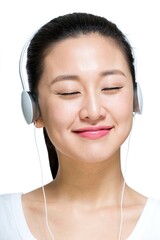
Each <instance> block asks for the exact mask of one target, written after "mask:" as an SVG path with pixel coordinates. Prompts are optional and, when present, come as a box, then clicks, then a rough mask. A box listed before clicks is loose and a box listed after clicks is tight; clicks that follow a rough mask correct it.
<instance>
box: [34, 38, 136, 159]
mask: <svg viewBox="0 0 160 240" xmlns="http://www.w3.org/2000/svg"><path fill="white" fill-rule="evenodd" d="M38 93H39V95H38V101H39V107H40V111H41V117H40V118H39V119H38V121H37V124H36V125H37V126H38V127H43V126H45V128H46V129H47V132H48V135H49V137H50V139H51V141H52V143H53V144H54V146H55V148H56V150H57V152H58V155H59V157H60V159H61V158H63V157H65V158H70V159H74V160H75V161H77V160H81V161H84V162H92V161H93V162H97V161H103V160H106V159H108V158H110V157H112V156H114V155H115V154H117V152H119V148H120V146H121V144H122V143H123V142H124V140H125V139H126V137H127V136H128V134H129V132H130V129H131V125H132V113H133V84H132V77H131V74H130V71H129V68H128V65H127V62H126V60H125V57H124V55H123V53H122V51H121V50H120V48H119V47H118V46H117V45H116V43H115V42H114V41H113V40H111V39H109V38H108V39H107V38H105V37H102V36H100V35H98V34H89V35H81V36H79V37H77V38H69V39H66V40H64V41H61V42H59V43H58V44H56V45H54V46H53V48H52V49H51V50H50V52H49V53H48V54H47V56H46V57H45V59H44V72H43V74H42V77H41V80H40V83H39V86H38Z"/></svg>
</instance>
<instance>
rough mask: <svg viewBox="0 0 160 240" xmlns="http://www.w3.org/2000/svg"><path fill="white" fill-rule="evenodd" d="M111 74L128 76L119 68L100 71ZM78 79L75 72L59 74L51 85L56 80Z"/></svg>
mask: <svg viewBox="0 0 160 240" xmlns="http://www.w3.org/2000/svg"><path fill="white" fill-rule="evenodd" d="M109 75H122V76H124V77H126V75H125V74H124V72H122V71H121V70H118V69H113V70H107V71H104V72H101V73H100V76H102V77H105V76H109ZM78 79H79V77H78V75H74V74H73V75H72V74H64V75H59V76H57V77H56V78H54V79H53V80H52V81H51V85H52V84H54V83H56V82H59V81H63V80H78Z"/></svg>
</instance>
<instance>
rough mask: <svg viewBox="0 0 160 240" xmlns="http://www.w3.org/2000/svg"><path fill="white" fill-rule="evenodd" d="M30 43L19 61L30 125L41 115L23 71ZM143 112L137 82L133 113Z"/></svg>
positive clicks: (23, 96)
mask: <svg viewBox="0 0 160 240" xmlns="http://www.w3.org/2000/svg"><path fill="white" fill-rule="evenodd" d="M29 43H30V40H29V41H27V42H26V44H25V45H24V47H23V49H22V52H21V55H20V59H19V75H20V79H21V83H22V88H23V91H22V94H21V106H22V112H23V115H24V118H25V120H26V122H27V123H28V124H30V123H33V122H35V121H36V120H37V118H38V117H39V115H40V111H39V106H38V103H37V101H36V98H35V97H34V96H33V94H32V93H31V92H29V91H27V88H26V84H25V81H24V77H23V71H22V67H23V61H24V54H25V52H26V50H27V47H28V45H29ZM142 110H143V97H142V91H141V88H140V86H139V84H138V83H137V82H136V86H135V89H134V100H133V112H134V113H138V114H142Z"/></svg>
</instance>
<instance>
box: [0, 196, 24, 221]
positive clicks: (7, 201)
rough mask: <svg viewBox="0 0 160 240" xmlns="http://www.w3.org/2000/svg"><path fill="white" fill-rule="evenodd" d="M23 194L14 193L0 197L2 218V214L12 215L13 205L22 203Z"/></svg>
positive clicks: (0, 215)
mask: <svg viewBox="0 0 160 240" xmlns="http://www.w3.org/2000/svg"><path fill="white" fill-rule="evenodd" d="M21 195H22V194H21V193H12V194H3V195H0V212H1V214H0V217H2V214H3V213H5V216H6V214H11V212H12V210H13V205H14V204H15V203H16V202H19V201H21Z"/></svg>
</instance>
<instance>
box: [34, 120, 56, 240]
mask: <svg viewBox="0 0 160 240" xmlns="http://www.w3.org/2000/svg"><path fill="white" fill-rule="evenodd" d="M34 139H35V143H36V149H37V153H38V160H39V166H40V171H41V184H42V186H41V187H42V193H43V201H44V211H45V223H46V227H47V229H48V232H49V234H50V236H51V238H52V240H55V238H54V236H53V233H52V231H51V229H50V226H49V222H48V209H47V198H46V193H45V189H44V180H43V170H42V162H41V157H40V153H39V148H38V143H37V137H36V123H35V124H34Z"/></svg>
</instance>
